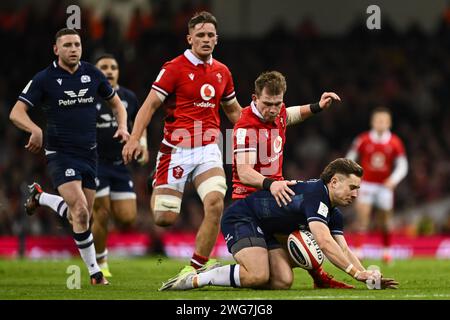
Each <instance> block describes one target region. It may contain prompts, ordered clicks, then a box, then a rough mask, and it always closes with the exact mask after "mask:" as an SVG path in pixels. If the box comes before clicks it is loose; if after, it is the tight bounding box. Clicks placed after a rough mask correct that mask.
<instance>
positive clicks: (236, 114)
mask: <svg viewBox="0 0 450 320" xmlns="http://www.w3.org/2000/svg"><path fill="white" fill-rule="evenodd" d="M222 108H223V111H224V112H225V115H226V116H227V118H228V120H230V122H231V123H232V124H235V123H236V122H237V121H238V120H239V118H240V117H241V112H242V107H241V105H240V104H239V102H238V101H237V99H236V98H234V99H233V100H231V101H229V102H223V103H222Z"/></svg>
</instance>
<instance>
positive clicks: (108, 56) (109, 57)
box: [94, 53, 117, 64]
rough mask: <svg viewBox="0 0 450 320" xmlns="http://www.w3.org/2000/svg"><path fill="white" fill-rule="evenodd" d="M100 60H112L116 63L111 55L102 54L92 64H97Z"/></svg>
mask: <svg viewBox="0 0 450 320" xmlns="http://www.w3.org/2000/svg"><path fill="white" fill-rule="evenodd" d="M102 59H114V60H116V61H117V59H116V57H114V55H113V54H111V53H102V54H100V55H98V56H97V57H96V58H95V61H94V64H97V63H98V62H99V61H100V60H102Z"/></svg>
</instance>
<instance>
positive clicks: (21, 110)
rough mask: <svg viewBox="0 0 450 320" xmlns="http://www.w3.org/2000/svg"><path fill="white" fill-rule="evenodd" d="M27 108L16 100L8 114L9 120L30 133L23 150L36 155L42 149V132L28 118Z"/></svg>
mask: <svg viewBox="0 0 450 320" xmlns="http://www.w3.org/2000/svg"><path fill="white" fill-rule="evenodd" d="M27 111H28V106H27V105H26V104H25V103H24V102H22V101H20V100H18V101H17V102H16V104H15V105H14V107H13V108H12V110H11V113H10V114H9V119H10V120H11V121H12V123H14V125H15V126H16V127H18V128H19V129H22V130H24V131H26V132H29V133H31V135H30V139H29V140H28V144H27V145H26V146H25V148H26V149H27V150H28V151H31V152H33V153H38V152H39V151H40V150H41V148H42V130H41V128H39V127H38V126H37V125H36V124H35V123H34V122H33V121H32V120H31V119H30V117H29V116H28V113H27Z"/></svg>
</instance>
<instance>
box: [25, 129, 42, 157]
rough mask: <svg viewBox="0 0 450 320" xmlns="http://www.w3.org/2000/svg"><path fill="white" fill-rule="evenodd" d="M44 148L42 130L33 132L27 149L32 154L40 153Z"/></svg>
mask: <svg viewBox="0 0 450 320" xmlns="http://www.w3.org/2000/svg"><path fill="white" fill-rule="evenodd" d="M41 148H42V130H41V129H40V128H38V129H36V130H34V131H32V132H31V135H30V139H29V140H28V144H27V145H26V146H25V149H27V150H28V151H30V152H32V153H38V152H39V151H40V150H41Z"/></svg>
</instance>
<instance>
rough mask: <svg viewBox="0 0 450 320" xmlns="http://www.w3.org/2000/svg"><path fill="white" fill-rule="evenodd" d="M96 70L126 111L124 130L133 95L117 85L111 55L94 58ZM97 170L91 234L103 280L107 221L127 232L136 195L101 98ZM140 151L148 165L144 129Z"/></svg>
mask: <svg viewBox="0 0 450 320" xmlns="http://www.w3.org/2000/svg"><path fill="white" fill-rule="evenodd" d="M95 65H96V67H97V68H98V69H99V70H100V71H101V72H102V73H103V74H104V75H105V77H106V78H107V79H108V81H109V83H110V84H111V86H112V87H113V88H114V90H116V92H117V94H118V95H119V98H120V99H121V100H122V103H123V105H124V106H125V108H126V109H127V114H128V128H129V129H130V128H131V121H132V120H134V118H135V117H136V113H137V111H138V108H139V104H138V101H137V98H136V95H135V94H134V93H133V92H132V91H130V90H128V89H127V88H125V87H123V86H121V85H120V86H119V84H118V80H119V64H118V63H117V60H116V59H115V58H114V56H113V55H111V54H102V55H100V56H99V57H97V59H96V62H95ZM96 107H97V110H98V114H97V143H98V171H97V193H96V195H95V201H94V211H93V223H92V234H93V235H94V244H95V251H96V252H97V263H98V265H99V266H100V269H101V270H102V272H103V274H104V275H105V276H106V277H111V276H112V274H111V272H110V270H109V267H108V262H107V257H108V250H107V248H106V239H107V235H108V220H109V217H110V216H111V215H112V217H113V218H114V220H115V222H117V223H118V226H119V228H120V229H127V228H128V227H130V226H131V225H132V224H133V222H134V221H135V220H136V211H137V210H136V193H135V192H134V189H133V181H132V179H131V174H130V172H129V170H128V169H127V167H126V166H125V164H124V163H123V160H122V147H123V145H122V144H121V143H120V142H119V141H118V140H117V139H114V138H113V135H114V132H115V131H116V130H117V120H116V119H115V117H114V115H113V113H112V110H111V108H109V107H108V105H107V103H105V102H104V100H102V99H98V102H97V104H96ZM139 142H140V144H141V147H142V149H143V152H142V154H141V157H140V158H139V159H138V162H139V163H140V164H142V165H143V164H145V163H147V162H148V151H147V130H144V132H143V134H142V137H141V138H140V140H139Z"/></svg>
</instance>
